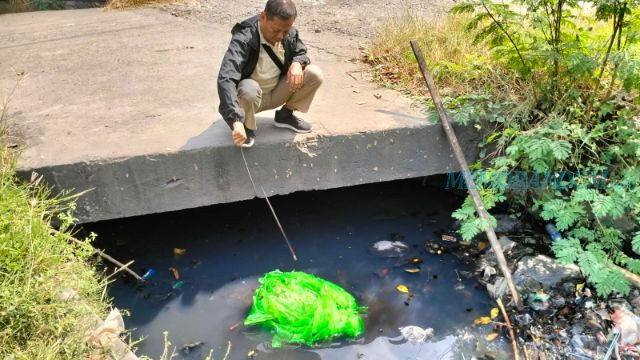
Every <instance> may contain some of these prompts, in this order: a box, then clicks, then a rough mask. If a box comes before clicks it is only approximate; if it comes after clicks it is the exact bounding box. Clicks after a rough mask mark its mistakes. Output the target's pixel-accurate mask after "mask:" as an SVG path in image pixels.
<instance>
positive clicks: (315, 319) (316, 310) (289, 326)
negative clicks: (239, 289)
mask: <svg viewBox="0 0 640 360" xmlns="http://www.w3.org/2000/svg"><path fill="white" fill-rule="evenodd" d="M260 283H261V284H262V285H261V286H260V288H258V290H256V293H255V295H254V296H253V306H252V307H251V311H250V312H249V315H248V316H247V318H246V319H245V321H244V324H245V325H261V326H263V327H265V328H267V329H269V330H271V332H272V333H273V339H272V341H271V345H272V346H273V347H274V348H279V347H281V346H282V344H283V343H292V344H305V345H308V346H312V345H313V344H315V343H317V342H319V341H324V340H330V339H332V338H333V337H336V336H346V337H350V338H353V337H356V336H359V335H361V334H362V333H363V332H364V324H363V322H362V318H361V317H360V313H363V312H366V310H367V308H366V307H359V306H358V305H357V304H356V300H355V299H354V298H353V296H351V294H349V293H348V292H346V291H345V290H344V289H342V288H341V287H340V286H338V285H336V284H334V283H332V282H329V281H327V280H323V279H321V278H319V277H316V276H314V275H311V274H306V273H303V272H298V271H292V272H281V271H279V270H275V271H272V272H270V273H268V274H266V275H265V276H264V277H263V278H261V279H260Z"/></svg>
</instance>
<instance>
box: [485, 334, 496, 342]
mask: <svg viewBox="0 0 640 360" xmlns="http://www.w3.org/2000/svg"><path fill="white" fill-rule="evenodd" d="M497 337H498V333H495V332H492V333H491V334H487V336H486V337H485V339H487V341H493V340H495V339H496V338H497Z"/></svg>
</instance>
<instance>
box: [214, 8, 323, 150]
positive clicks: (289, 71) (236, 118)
mask: <svg viewBox="0 0 640 360" xmlns="http://www.w3.org/2000/svg"><path fill="white" fill-rule="evenodd" d="M296 16H297V10H296V6H295V4H294V3H293V1H292V0H268V1H267V4H266V6H265V9H264V11H263V12H261V13H260V14H259V15H256V16H254V17H252V18H249V19H247V20H245V21H243V22H241V23H238V24H236V25H235V26H234V27H233V29H232V30H231V33H232V38H231V43H230V44H229V48H228V49H227V52H226V54H225V55H224V58H223V60H222V65H221V66H220V73H219V74H218V95H219V96H220V107H219V111H220V114H221V115H222V117H223V119H224V120H225V121H226V122H227V124H229V126H230V127H231V130H232V132H231V137H232V139H233V143H234V144H235V145H236V146H240V147H251V146H253V144H254V141H255V136H256V130H257V126H256V117H255V114H256V113H259V112H261V111H264V110H270V109H275V108H277V107H279V106H282V107H281V108H280V109H279V110H277V111H276V116H275V119H274V121H275V126H278V127H282V128H287V129H291V130H293V131H295V132H298V133H307V132H310V131H311V125H310V124H309V123H307V122H306V121H304V120H302V119H300V118H299V117H297V116H296V115H295V114H294V111H300V112H307V111H308V110H309V106H310V105H311V102H312V101H313V97H314V95H315V93H316V91H317V90H318V87H320V84H322V73H321V71H320V69H319V68H318V67H317V66H315V65H310V60H309V57H308V56H307V49H306V47H305V46H304V43H303V42H302V41H301V40H300V38H299V37H298V31H297V30H296V29H295V28H294V27H293V23H294V21H295V20H296Z"/></svg>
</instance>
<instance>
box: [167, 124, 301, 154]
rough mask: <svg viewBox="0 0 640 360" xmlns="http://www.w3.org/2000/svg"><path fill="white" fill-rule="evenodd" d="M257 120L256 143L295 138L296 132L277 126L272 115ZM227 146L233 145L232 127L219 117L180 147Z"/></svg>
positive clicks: (185, 149) (186, 149) (182, 148)
mask: <svg viewBox="0 0 640 360" xmlns="http://www.w3.org/2000/svg"><path fill="white" fill-rule="evenodd" d="M256 122H257V125H258V131H257V132H256V145H259V144H261V143H262V144H265V143H277V142H291V141H292V140H293V139H294V138H295V133H294V132H292V131H290V130H287V129H280V128H277V127H275V126H274V125H273V117H272V116H257V117H256ZM227 146H233V143H232V141H231V129H229V126H228V125H227V123H226V122H224V120H222V118H219V119H217V120H216V121H214V122H213V123H212V124H211V126H209V127H208V128H207V129H205V130H204V131H203V132H201V133H200V134H198V135H196V136H194V137H192V138H190V139H189V140H187V142H186V143H185V144H184V145H182V146H181V147H180V150H181V151H189V150H197V149H202V148H207V147H227Z"/></svg>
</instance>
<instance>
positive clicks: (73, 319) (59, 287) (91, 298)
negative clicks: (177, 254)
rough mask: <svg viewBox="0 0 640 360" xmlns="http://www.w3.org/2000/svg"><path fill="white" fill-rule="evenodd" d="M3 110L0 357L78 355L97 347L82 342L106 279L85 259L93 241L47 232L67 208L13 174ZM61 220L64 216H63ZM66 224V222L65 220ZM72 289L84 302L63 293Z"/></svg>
mask: <svg viewBox="0 0 640 360" xmlns="http://www.w3.org/2000/svg"><path fill="white" fill-rule="evenodd" d="M7 116H8V111H7V107H6V106H5V107H3V109H2V111H1V112H0V358H2V359H5V358H10V359H25V360H26V359H29V360H31V359H82V358H87V357H88V356H90V355H92V354H97V353H100V352H101V350H100V349H92V348H90V347H88V345H86V344H85V341H84V337H85V334H86V332H87V331H88V330H89V327H91V326H92V324H93V322H92V321H88V319H91V317H90V315H91V313H95V314H97V315H98V316H100V317H103V316H104V315H105V314H106V308H107V306H106V304H105V303H104V301H103V299H102V294H103V290H104V288H105V285H106V283H105V282H104V281H103V280H99V276H97V274H96V270H95V268H94V266H93V264H92V263H91V253H92V250H91V246H90V245H89V244H88V243H87V244H86V246H75V245H72V244H70V243H69V242H68V241H67V240H66V238H65V236H64V235H63V234H60V235H52V233H51V229H52V227H51V222H52V220H53V218H54V217H56V216H57V214H60V213H61V211H63V210H65V209H67V210H65V211H67V216H66V217H65V216H63V218H66V219H68V218H69V217H68V216H69V215H68V211H70V210H72V209H73V206H71V207H69V206H68V204H69V201H68V200H69V199H64V198H61V197H52V196H51V193H50V191H49V190H48V189H47V188H46V187H45V186H44V185H42V184H41V183H40V182H39V181H33V182H30V183H21V182H19V181H18V180H17V179H16V177H15V163H16V157H15V153H14V152H13V151H11V150H9V149H8V148H7V147H6V145H5V144H4V141H3V140H1V139H2V138H3V137H4V136H5V135H6V124H7V121H8V119H7ZM62 223H63V224H65V220H63V222H62ZM67 224H68V222H67ZM68 290H74V291H75V292H76V293H77V294H78V295H79V296H80V299H81V300H83V301H84V302H85V303H86V304H88V305H89V306H88V307H86V306H79V305H78V303H77V302H76V301H75V300H65V299H64V298H63V292H65V291H68Z"/></svg>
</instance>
